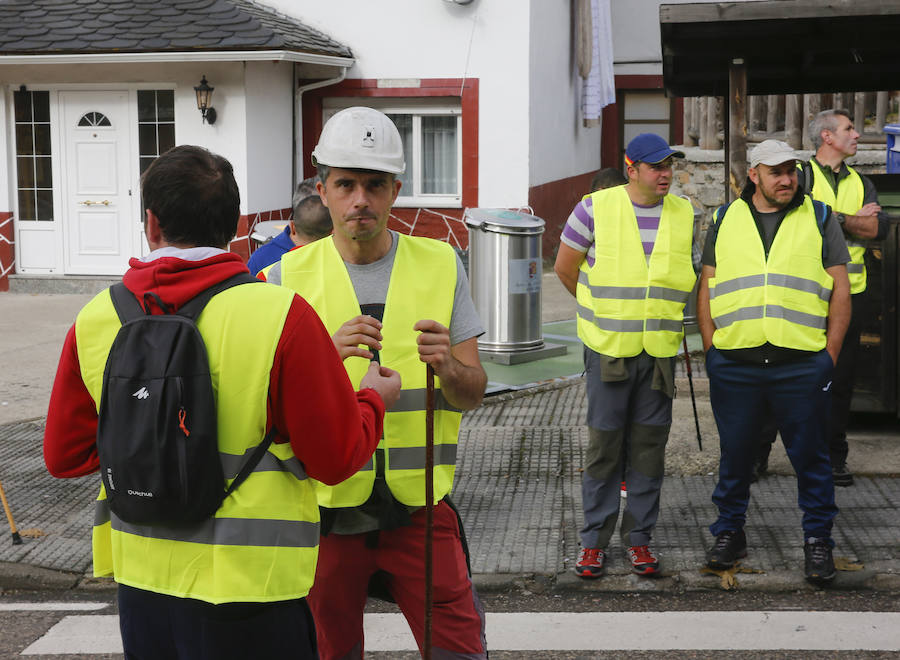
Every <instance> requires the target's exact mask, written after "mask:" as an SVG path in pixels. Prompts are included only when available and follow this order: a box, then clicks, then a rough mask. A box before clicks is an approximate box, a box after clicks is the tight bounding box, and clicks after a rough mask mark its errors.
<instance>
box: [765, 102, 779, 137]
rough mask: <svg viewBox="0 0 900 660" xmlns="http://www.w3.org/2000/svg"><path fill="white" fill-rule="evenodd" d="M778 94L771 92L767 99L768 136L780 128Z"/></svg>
mask: <svg viewBox="0 0 900 660" xmlns="http://www.w3.org/2000/svg"><path fill="white" fill-rule="evenodd" d="M779 100H780V98H779V95H778V94H769V96H768V97H767V100H766V133H767V134H768V137H772V135H773V134H774V133H775V132H776V131H777V130H778V101H779Z"/></svg>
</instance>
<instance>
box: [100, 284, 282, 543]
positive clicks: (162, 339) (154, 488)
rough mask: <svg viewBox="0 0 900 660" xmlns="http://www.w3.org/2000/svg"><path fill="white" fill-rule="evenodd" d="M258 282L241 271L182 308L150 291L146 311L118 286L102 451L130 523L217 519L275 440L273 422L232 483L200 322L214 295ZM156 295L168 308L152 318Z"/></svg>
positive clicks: (108, 480)
mask: <svg viewBox="0 0 900 660" xmlns="http://www.w3.org/2000/svg"><path fill="white" fill-rule="evenodd" d="M251 282H255V283H258V282H259V280H257V279H256V278H254V277H252V276H251V275H250V274H249V273H241V274H239V275H235V276H234V277H231V278H229V279H227V280H224V281H223V282H220V283H219V284H216V285H215V286H212V287H210V288H209V289H207V290H206V291H204V292H202V293H200V294H199V295H197V296H196V297H194V298H193V299H191V300H190V301H189V302H187V303H186V304H185V305H184V306H183V307H181V309H179V310H178V313H177V314H172V313H169V310H168V308H167V306H166V305H165V304H164V303H163V302H162V301H161V300H160V299H159V297H158V296H157V295H156V294H154V293H147V294H145V297H144V298H145V299H144V306H145V307H146V310H145V309H142V307H141V304H140V303H138V301H137V299H136V298H135V297H134V295H133V294H132V293H131V292H130V291H129V290H128V289H127V288H126V287H125V285H124V284H122V283H121V282H120V283H118V284H115V285H113V286H112V287H110V297H111V298H112V301H113V306H114V307H115V309H116V313H117V314H118V315H119V320H121V322H122V327H121V328H120V329H119V332H118V334H117V335H116V339H115V341H114V342H113V345H112V349H111V350H110V352H109V356H108V358H107V360H106V368H105V370H104V372H103V391H102V394H101V397H100V413H99V423H98V425H97V451H98V453H99V457H100V473H101V476H102V479H103V485H104V486H105V488H106V497H107V501H108V502H109V508H110V510H111V511H112V512H113V513H114V514H115V515H116V516H117V517H118V518H120V519H121V520H123V521H125V522H129V523H135V524H165V525H172V524H179V523H196V522H200V521H202V520H205V519H207V518H209V517H210V516H212V515H213V514H214V513H215V512H216V510H217V509H218V508H219V505H221V503H222V501H223V500H224V499H225V498H226V497H227V496H228V495H229V494H231V492H232V491H234V489H235V488H237V487H238V486H239V485H240V484H241V482H242V481H243V480H244V479H246V478H247V476H248V475H249V474H250V472H251V471H252V470H253V468H255V467H256V465H257V464H258V463H259V461H260V459H262V457H263V454H264V453H265V452H266V450H267V449H268V447H269V445H270V444H271V442H272V439H273V438H274V436H275V429H274V427H273V428H272V430H271V431H270V432H269V433H268V434H267V435H266V437H265V438H264V439H263V441H262V442H261V443H260V444H259V445H258V446H257V447H256V449H255V450H254V451H253V453H252V454H251V455H250V457H249V458H248V459H247V461H246V462H245V463H244V465H243V467H242V468H241V470H240V471H239V472H238V474H237V476H236V477H235V479H234V481H233V482H232V483H231V486H230V487H229V488H228V489H227V490H226V488H225V475H224V473H223V471H222V463H221V460H220V458H219V447H218V432H217V428H216V399H215V396H214V393H213V386H212V380H211V376H210V372H209V360H208V358H207V354H206V345H205V344H204V342H203V337H202V336H201V335H200V331H199V330H198V329H197V326H196V325H195V323H194V321H195V319H197V317H199V316H200V312H202V311H203V308H204V307H205V306H206V304H207V303H208V302H209V300H210V299H211V298H212V297H213V296H214V295H216V294H217V293H220V292H222V291H224V290H225V289H228V288H230V287H232V286H236V285H239V284H245V283H251ZM150 298H152V299H153V300H155V302H156V303H157V304H158V305H159V306H160V307H161V308H162V309H163V310H164V311H165V312H166V313H165V314H161V315H151V314H150V305H149V303H150V300H149V299H150Z"/></svg>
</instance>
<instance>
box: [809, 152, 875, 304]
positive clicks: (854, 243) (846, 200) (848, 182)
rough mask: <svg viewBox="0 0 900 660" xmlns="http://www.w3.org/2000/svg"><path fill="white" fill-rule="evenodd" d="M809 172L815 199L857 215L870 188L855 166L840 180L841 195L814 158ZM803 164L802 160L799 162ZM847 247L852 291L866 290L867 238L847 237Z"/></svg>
mask: <svg viewBox="0 0 900 660" xmlns="http://www.w3.org/2000/svg"><path fill="white" fill-rule="evenodd" d="M809 164H810V165H811V166H812V167H811V168H810V171H809V174H810V176H812V177H813V186H812V192H811V193H810V194H811V195H812V197H813V199H816V200H818V201H820V202H824V203H825V204H828V206H830V207H831V208H832V209H834V211H836V212H837V213H844V214H845V215H856V213H857V212H858V211H859V210H860V209H861V208H862V207H863V200H864V199H865V195H866V191H865V187H864V186H863V182H862V177H860V176H859V174H858V173H857V172H856V170H854V169H853V168H852V167H850V166H848V167H847V169H848V170H850V176H847V177H844V178H843V179H842V180H841V182H840V183H839V184H838V189H837V195H835V194H834V189H833V188H832V187H831V184H829V183H828V179H826V178H825V173H824V172H823V171H822V168H821V167H819V165H818V164H817V163H816V162H815V161H814V160H810V161H809ZM798 166H799V163H798ZM847 249H848V250H849V251H850V263H849V264H847V276H848V277H849V278H850V293H862V292H863V291H865V290H866V262H865V259H864V258H863V257H864V255H865V253H866V243H865V241H863V240H859V239H855V238H847Z"/></svg>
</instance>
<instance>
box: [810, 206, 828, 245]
mask: <svg viewBox="0 0 900 660" xmlns="http://www.w3.org/2000/svg"><path fill="white" fill-rule="evenodd" d="M812 203H813V208H814V209H815V211H816V224H817V225H818V227H819V233H820V234H821V235H822V236H825V220H826V219H827V218H828V209H829V207H828V204H826V203H825V202H820V201H819V200H817V199H814V200H813V201H812Z"/></svg>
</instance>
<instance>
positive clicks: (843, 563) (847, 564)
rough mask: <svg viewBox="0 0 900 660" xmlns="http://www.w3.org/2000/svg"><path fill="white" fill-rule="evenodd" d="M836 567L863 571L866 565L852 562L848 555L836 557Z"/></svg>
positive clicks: (840, 569) (841, 569) (843, 569)
mask: <svg viewBox="0 0 900 660" xmlns="http://www.w3.org/2000/svg"><path fill="white" fill-rule="evenodd" d="M834 567H835V568H836V569H837V570H839V571H861V570H862V569H864V568H865V565H863V564H857V563H856V562H852V561H850V560H849V559H847V558H846V557H835V558H834Z"/></svg>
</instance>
